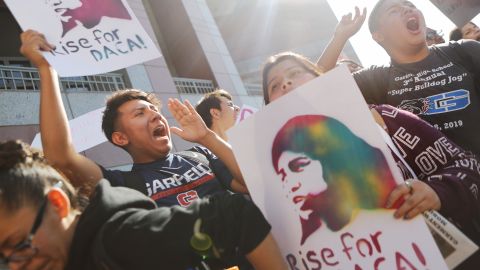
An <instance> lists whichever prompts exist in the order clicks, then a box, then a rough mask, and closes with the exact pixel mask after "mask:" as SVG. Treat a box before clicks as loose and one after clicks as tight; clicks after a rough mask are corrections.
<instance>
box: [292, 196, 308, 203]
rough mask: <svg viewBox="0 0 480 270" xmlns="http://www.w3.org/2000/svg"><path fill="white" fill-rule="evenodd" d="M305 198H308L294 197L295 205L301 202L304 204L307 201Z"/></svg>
mask: <svg viewBox="0 0 480 270" xmlns="http://www.w3.org/2000/svg"><path fill="white" fill-rule="evenodd" d="M305 198H306V197H305V196H295V197H293V203H294V204H297V203H299V202H303V201H305Z"/></svg>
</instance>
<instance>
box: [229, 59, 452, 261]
mask: <svg viewBox="0 0 480 270" xmlns="http://www.w3.org/2000/svg"><path fill="white" fill-rule="evenodd" d="M285 108H288V109H285ZM228 136H229V142H230V143H231V144H232V146H233V149H234V153H235V157H236V159H237V161H238V162H239V164H240V168H241V170H242V173H243V175H244V178H245V181H246V183H247V186H248V189H249V191H250V194H251V196H252V198H253V200H254V201H255V203H256V204H257V205H258V206H259V208H260V209H261V210H262V212H263V213H264V214H265V216H266V217H267V219H268V220H269V222H270V224H271V225H272V232H273V234H274V236H275V238H276V239H277V241H278V243H279V246H280V249H281V251H282V253H283V256H284V258H285V261H286V262H287V264H288V265H289V267H290V269H302V270H304V269H305V270H306V269H322V270H323V269H352V270H354V269H355V270H360V269H364V270H366V269H447V266H446V265H445V262H444V260H443V259H442V256H441V254H440V252H439V250H438V248H437V247H436V245H435V242H434V240H433V238H432V236H431V234H430V232H429V230H428V228H427V226H426V224H425V222H424V221H423V220H422V217H421V215H419V216H418V217H416V218H414V219H413V220H403V219H402V220H397V219H394V217H393V212H394V210H392V209H385V204H386V199H387V197H388V195H389V193H390V191H391V190H392V189H393V188H394V187H395V186H396V185H397V183H401V182H402V180H401V175H400V172H399V171H398V168H397V167H396V165H395V161H394V160H393V158H392V156H391V154H390V152H389V150H388V147H387V146H386V144H385V142H384V141H383V139H382V137H381V135H380V132H379V128H378V126H377V125H376V123H375V122H374V120H373V117H372V116H371V114H370V111H369V109H368V106H367V104H366V103H365V101H364V99H363V97H362V95H361V93H360V90H359V89H358V87H357V86H356V84H355V82H354V80H353V78H352V76H351V75H350V73H349V71H348V70H347V68H346V67H344V66H341V67H338V68H336V69H334V70H333V71H331V72H329V73H327V74H325V75H323V76H321V77H319V78H316V79H314V80H311V81H309V82H308V83H306V84H304V85H302V86H300V87H299V88H297V89H296V90H295V91H291V92H289V93H288V94H287V95H285V96H282V97H280V98H278V99H277V100H275V102H273V103H271V104H270V105H268V106H266V107H265V108H264V109H262V110H260V111H259V112H257V113H255V114H254V115H253V116H251V117H249V118H247V119H246V120H244V121H242V122H240V123H239V124H238V125H237V126H235V127H233V128H232V129H231V130H230V131H229V132H228Z"/></svg>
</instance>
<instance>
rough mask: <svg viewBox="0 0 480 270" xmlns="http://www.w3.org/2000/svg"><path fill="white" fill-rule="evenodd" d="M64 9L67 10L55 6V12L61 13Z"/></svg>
mask: <svg viewBox="0 0 480 270" xmlns="http://www.w3.org/2000/svg"><path fill="white" fill-rule="evenodd" d="M65 11H67V9H66V8H56V9H55V12H57V13H62V14H63V13H65Z"/></svg>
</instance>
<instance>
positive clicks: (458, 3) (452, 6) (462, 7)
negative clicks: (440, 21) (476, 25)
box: [430, 0, 480, 27]
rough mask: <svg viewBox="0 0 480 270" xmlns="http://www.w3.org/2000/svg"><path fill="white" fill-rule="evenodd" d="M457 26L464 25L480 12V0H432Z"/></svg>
mask: <svg viewBox="0 0 480 270" xmlns="http://www.w3.org/2000/svg"><path fill="white" fill-rule="evenodd" d="M430 2H432V3H433V4H434V5H435V6H436V7H437V8H438V9H440V11H442V12H443V14H445V16H447V17H448V18H449V19H450V20H451V21H452V22H453V23H454V24H455V25H456V26H457V27H463V26H464V25H465V24H466V23H467V22H469V21H470V20H472V19H473V18H474V17H475V16H477V14H478V13H479V12H480V1H478V0H430Z"/></svg>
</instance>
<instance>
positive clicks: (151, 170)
mask: <svg viewBox="0 0 480 270" xmlns="http://www.w3.org/2000/svg"><path fill="white" fill-rule="evenodd" d="M193 149H194V150H195V151H196V152H198V153H201V154H203V155H205V157H206V158H207V159H208V161H209V166H207V165H206V164H203V163H202V162H199V160H195V159H192V158H189V157H185V156H182V155H178V154H174V153H170V154H168V155H167V156H166V157H165V158H161V159H158V160H156V161H154V162H150V163H144V164H134V165H133V167H132V171H133V172H135V173H136V174H137V175H139V176H140V177H142V178H143V179H144V181H145V185H146V189H147V191H148V196H149V197H150V198H152V200H154V201H155V202H156V203H157V205H158V206H172V205H181V206H188V205H189V204H191V203H192V201H194V200H196V199H198V198H203V197H205V196H208V195H212V194H217V193H222V192H227V188H230V185H231V182H232V179H233V176H232V175H231V173H230V171H229V170H228V169H227V167H226V166H225V164H223V162H222V161H221V160H220V159H218V158H217V157H216V156H215V155H214V154H213V153H212V152H210V151H209V150H208V149H207V148H205V147H200V146H195V147H194V148H193ZM102 172H103V177H104V178H106V179H107V180H108V181H109V182H110V183H111V184H112V186H125V178H124V177H125V176H124V174H123V172H122V171H119V170H106V169H105V168H102Z"/></svg>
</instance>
